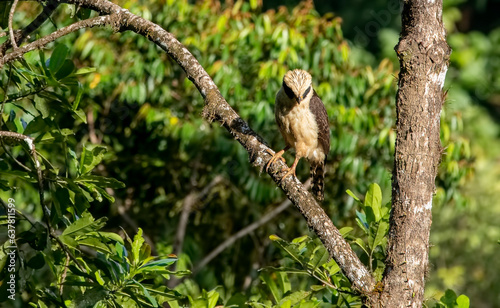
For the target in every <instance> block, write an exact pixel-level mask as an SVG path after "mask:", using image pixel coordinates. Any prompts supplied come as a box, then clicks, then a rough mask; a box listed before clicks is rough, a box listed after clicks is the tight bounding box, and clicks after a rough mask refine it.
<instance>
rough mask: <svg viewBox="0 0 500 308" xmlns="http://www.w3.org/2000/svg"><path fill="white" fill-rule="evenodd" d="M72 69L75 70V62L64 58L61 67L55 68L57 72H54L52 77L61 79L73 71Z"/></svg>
mask: <svg viewBox="0 0 500 308" xmlns="http://www.w3.org/2000/svg"><path fill="white" fill-rule="evenodd" d="M74 70H75V64H74V63H73V61H71V60H70V59H66V60H64V62H63V64H62V65H61V67H60V68H59V69H58V70H57V73H56V74H55V76H54V77H55V78H56V79H57V80H61V79H63V78H64V77H67V76H69V75H70V74H71V73H73V71H74Z"/></svg>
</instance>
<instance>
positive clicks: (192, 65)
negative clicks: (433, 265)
mask: <svg viewBox="0 0 500 308" xmlns="http://www.w3.org/2000/svg"><path fill="white" fill-rule="evenodd" d="M40 1H41V0H40ZM53 2H55V3H69V4H76V5H77V6H79V7H83V8H90V9H92V10H95V11H97V12H99V13H100V14H101V15H106V16H99V17H95V18H92V19H88V20H85V21H81V22H77V23H76V24H74V25H71V26H68V27H65V28H62V29H61V30H58V31H57V32H56V33H57V34H56V35H49V36H48V37H46V38H42V39H40V40H38V41H36V42H33V43H30V44H27V45H25V46H22V47H19V48H17V49H15V50H14V51H13V52H11V53H6V54H5V56H4V57H3V58H2V59H0V60H3V61H0V63H2V62H3V63H8V62H10V61H13V60H15V59H17V58H20V57H21V56H22V55H23V54H24V53H26V52H28V51H30V50H33V49H35V48H41V47H43V46H45V45H46V44H47V43H48V42H50V41H53V40H55V39H56V38H58V37H60V35H65V34H67V33H70V32H73V31H76V30H77V29H79V28H80V27H83V26H85V25H86V26H88V27H93V26H102V25H110V26H111V27H113V29H114V30H115V31H117V32H118V31H127V30H130V31H133V32H136V33H138V34H140V35H143V36H145V37H147V38H148V39H149V40H151V41H152V42H154V43H155V44H156V45H158V46H159V47H160V48H162V49H163V50H164V51H165V52H166V53H167V54H168V55H169V56H170V57H171V58H172V59H174V60H175V61H176V62H177V63H178V64H179V65H180V66H181V67H182V69H183V70H184V71H185V72H186V75H187V77H188V78H189V80H191V81H192V82H193V84H194V85H195V86H196V87H197V89H198V90H199V91H200V93H201V95H202V97H203V98H204V99H205V109H204V112H203V115H204V117H205V118H206V119H208V120H210V121H214V120H215V121H218V122H220V123H221V124H222V125H223V126H224V127H225V128H226V129H227V130H228V131H229V133H230V134H231V135H232V136H233V138H234V139H235V140H237V141H238V142H239V143H240V144H241V145H242V146H243V147H244V148H245V149H246V150H247V151H248V154H249V158H250V162H251V163H252V164H253V165H255V166H258V167H260V169H261V170H262V169H263V168H264V166H265V165H266V164H267V162H268V161H269V160H270V159H271V157H272V156H271V154H270V153H269V152H268V150H270V148H269V147H268V146H267V145H266V143H265V142H264V141H263V139H262V138H261V137H260V136H259V135H258V134H256V133H255V132H254V131H253V130H252V129H251V128H250V127H249V126H248V124H247V123H246V122H245V121H244V120H243V119H241V117H240V116H239V115H238V114H237V113H236V112H235V111H234V110H233V109H232V108H231V106H230V105H229V104H228V103H227V102H226V100H225V99H224V97H222V95H221V94H220V92H219V90H218V88H217V86H216V85H215V83H214V82H213V80H212V79H211V78H210V76H209V75H208V74H207V72H206V71H205V70H204V69H203V67H202V66H201V65H200V64H199V63H198V61H197V60H196V58H194V56H193V55H192V54H191V53H190V52H189V51H188V49H187V48H186V47H184V45H182V44H181V43H180V42H179V41H178V40H177V39H176V38H175V37H174V36H173V35H172V34H171V33H169V32H167V31H165V30H164V29H162V28H161V27H160V26H158V25H156V24H154V23H152V22H150V21H148V20H146V19H143V18H141V17H139V16H137V15H134V14H132V13H130V12H129V11H128V10H126V9H123V8H122V7H120V6H118V5H116V4H113V3H111V2H108V1H104V0H61V1H56V0H55V1H53ZM276 78H278V79H279V78H282V76H276ZM271 152H272V151H271ZM285 167H286V165H285V164H284V163H283V162H281V161H278V162H276V163H274V164H273V165H272V166H271V168H269V175H270V176H271V178H272V179H273V180H274V181H275V182H276V183H277V185H278V186H279V187H280V188H281V189H282V190H283V191H284V192H285V194H286V195H287V197H288V198H289V199H290V201H292V203H293V204H294V205H295V206H296V207H297V208H298V209H299V211H300V212H301V213H302V215H303V216H304V217H305V219H306V220H307V223H308V225H309V227H310V228H311V229H312V230H313V231H314V232H315V233H316V234H317V236H318V237H319V238H320V239H321V241H322V242H323V244H324V245H325V247H326V249H327V250H328V252H329V253H330V256H331V257H332V258H333V259H334V260H335V261H336V262H337V264H338V265H339V267H340V268H341V269H342V271H343V273H344V274H345V275H346V276H347V278H348V279H349V280H350V281H351V283H352V285H353V289H354V290H355V291H358V292H359V293H361V294H362V295H365V296H369V294H372V293H371V292H372V290H373V288H374V286H375V280H374V278H373V277H372V275H371V274H370V272H369V271H368V270H367V269H366V267H365V266H364V265H363V263H362V262H361V261H360V260H359V258H358V257H357V255H356V254H355V253H354V251H353V250H352V249H351V247H350V245H349V244H348V243H347V242H346V241H345V240H344V238H343V237H342V235H341V234H340V232H339V231H338V229H337V228H336V227H335V226H334V225H333V223H332V221H331V219H330V218H329V217H328V215H327V214H326V213H325V211H324V210H323V209H322V208H321V206H320V205H319V204H318V203H317V202H316V200H315V199H314V197H313V196H312V195H311V194H310V193H309V192H308V191H307V189H306V188H305V187H304V185H303V184H302V183H300V181H298V180H297V178H295V177H287V178H286V179H285V180H283V181H281V177H282V176H283V175H284V173H285V171H280V170H282V169H285Z"/></svg>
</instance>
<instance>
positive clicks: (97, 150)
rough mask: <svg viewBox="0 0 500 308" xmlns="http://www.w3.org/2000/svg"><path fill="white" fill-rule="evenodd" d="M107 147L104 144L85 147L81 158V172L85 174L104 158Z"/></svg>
mask: <svg viewBox="0 0 500 308" xmlns="http://www.w3.org/2000/svg"><path fill="white" fill-rule="evenodd" d="M106 151H107V149H106V147H103V146H94V147H90V148H87V147H84V148H83V151H82V156H81V158H80V170H79V171H80V174H81V175H84V174H87V173H89V172H90V171H92V169H94V167H95V166H97V165H98V164H99V163H100V162H101V161H102V159H103V158H104V154H105V153H106Z"/></svg>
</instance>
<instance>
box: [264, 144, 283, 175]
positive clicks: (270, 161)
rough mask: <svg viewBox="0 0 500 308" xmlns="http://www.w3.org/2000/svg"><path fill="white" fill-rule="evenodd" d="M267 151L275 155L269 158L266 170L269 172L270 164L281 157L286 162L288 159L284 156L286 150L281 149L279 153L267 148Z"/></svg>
mask: <svg viewBox="0 0 500 308" xmlns="http://www.w3.org/2000/svg"><path fill="white" fill-rule="evenodd" d="M266 152H267V153H269V154H271V155H272V156H273V157H272V158H271V159H270V160H269V162H268V163H267V164H266V172H269V166H271V164H273V163H274V162H275V161H276V160H278V159H281V161H282V162H284V163H285V164H286V160H285V159H284V158H283V156H282V155H283V153H285V150H281V151H279V152H277V153H273V151H272V150H270V149H266Z"/></svg>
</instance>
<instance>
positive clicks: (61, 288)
mask: <svg viewBox="0 0 500 308" xmlns="http://www.w3.org/2000/svg"><path fill="white" fill-rule="evenodd" d="M70 258H71V257H70V256H69V254H68V253H66V261H65V262H64V270H63V272H62V275H61V280H60V282H59V295H60V296H61V297H62V295H63V289H64V281H65V280H66V275H67V274H68V266H69V260H70Z"/></svg>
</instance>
